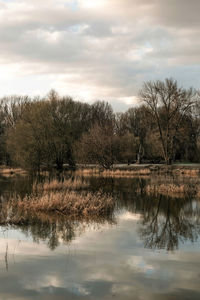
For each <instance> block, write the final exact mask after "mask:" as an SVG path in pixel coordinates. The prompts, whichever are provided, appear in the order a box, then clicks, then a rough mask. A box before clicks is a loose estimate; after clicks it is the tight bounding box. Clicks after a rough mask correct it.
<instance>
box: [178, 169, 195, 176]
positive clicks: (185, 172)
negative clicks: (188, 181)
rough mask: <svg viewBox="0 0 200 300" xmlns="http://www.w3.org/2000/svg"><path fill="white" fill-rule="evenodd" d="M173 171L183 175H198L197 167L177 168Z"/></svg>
mask: <svg viewBox="0 0 200 300" xmlns="http://www.w3.org/2000/svg"><path fill="white" fill-rule="evenodd" d="M174 173H175V174H177V175H180V176H185V177H199V169H180V170H179V169H178V170H174Z"/></svg>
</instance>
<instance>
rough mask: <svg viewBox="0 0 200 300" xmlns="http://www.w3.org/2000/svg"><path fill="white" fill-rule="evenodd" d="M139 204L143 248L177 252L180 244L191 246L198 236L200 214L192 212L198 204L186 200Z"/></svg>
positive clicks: (156, 198)
mask: <svg viewBox="0 0 200 300" xmlns="http://www.w3.org/2000/svg"><path fill="white" fill-rule="evenodd" d="M140 201H141V202H142V203H141V204H142V221H141V224H142V227H141V229H140V236H141V238H142V240H144V243H145V247H148V248H158V249H161V248H166V249H167V250H174V249H178V246H179V241H181V242H184V241H186V240H190V241H191V242H194V241H195V240H196V239H197V238H198V235H199V234H200V220H199V211H198V209H197V207H196V208H194V203H196V204H197V205H199V204H200V202H194V201H192V200H191V199H186V198H178V199H176V198H170V197H167V196H162V195H159V196H154V197H150V198H146V199H140Z"/></svg>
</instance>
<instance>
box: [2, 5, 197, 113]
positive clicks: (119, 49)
mask: <svg viewBox="0 0 200 300" xmlns="http://www.w3.org/2000/svg"><path fill="white" fill-rule="evenodd" d="M199 12H200V1H199V0H190V1H189V0H167V1H166V0H0V97H1V96H4V95H8V94H30V95H37V94H41V95H45V94H46V93H47V92H48V91H49V90H50V89H52V88H54V89H56V90H57V91H58V92H59V93H60V94H61V95H63V94H67V95H72V96H73V97H75V98H77V99H80V100H83V101H93V100H97V99H103V100H107V101H110V103H112V104H113V105H114V107H115V110H124V109H126V108H127V107H128V106H130V105H134V104H135V103H136V101H137V100H136V99H137V93H138V89H139V88H140V87H141V85H142V83H143V81H146V80H154V79H164V78H165V77H174V78H176V79H177V80H178V82H179V83H180V84H181V85H184V86H186V87H188V86H190V85H193V86H194V87H196V88H198V87H200V76H199V74H200V39H199V34H200V18H199Z"/></svg>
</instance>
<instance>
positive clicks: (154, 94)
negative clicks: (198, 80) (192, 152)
mask: <svg viewBox="0 0 200 300" xmlns="http://www.w3.org/2000/svg"><path fill="white" fill-rule="evenodd" d="M139 95H140V98H141V100H142V101H143V102H144V103H145V104H146V105H147V106H148V107H149V108H150V110H151V113H152V115H153V117H154V118H155V121H156V124H157V128H158V131H159V137H160V141H161V144H162V150H163V156H164V159H165V162H166V164H170V163H171V161H172V159H173V154H174V153H173V152H174V141H175V138H176V135H177V133H178V130H179V128H180V126H181V124H182V121H183V119H184V117H185V116H186V115H188V114H190V113H191V109H192V106H193V105H194V103H195V97H196V92H195V91H194V90H193V89H192V88H190V89H188V90H186V89H183V88H181V87H178V84H177V81H176V80H173V79H165V81H155V82H152V81H148V82H146V83H144V85H143V88H142V90H141V91H140V93H139Z"/></svg>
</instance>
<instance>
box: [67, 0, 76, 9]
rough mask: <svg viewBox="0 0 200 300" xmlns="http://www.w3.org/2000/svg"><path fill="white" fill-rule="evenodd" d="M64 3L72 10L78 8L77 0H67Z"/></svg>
mask: <svg viewBox="0 0 200 300" xmlns="http://www.w3.org/2000/svg"><path fill="white" fill-rule="evenodd" d="M66 5H67V7H69V8H70V9H71V10H73V11H76V10H78V1H77V0H72V1H70V2H67V3H66Z"/></svg>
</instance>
